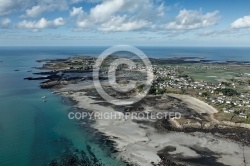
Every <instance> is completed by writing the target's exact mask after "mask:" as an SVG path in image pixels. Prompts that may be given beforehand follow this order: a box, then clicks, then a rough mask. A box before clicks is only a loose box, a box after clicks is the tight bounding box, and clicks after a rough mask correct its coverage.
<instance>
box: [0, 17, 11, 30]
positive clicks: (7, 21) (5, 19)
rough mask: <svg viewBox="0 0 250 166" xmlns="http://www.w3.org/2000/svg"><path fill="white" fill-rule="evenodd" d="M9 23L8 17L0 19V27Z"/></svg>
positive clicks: (7, 25)
mask: <svg viewBox="0 0 250 166" xmlns="http://www.w3.org/2000/svg"><path fill="white" fill-rule="evenodd" d="M10 23H11V20H10V19H9V18H4V19H2V20H1V24H0V27H1V28H8V27H9V25H10Z"/></svg>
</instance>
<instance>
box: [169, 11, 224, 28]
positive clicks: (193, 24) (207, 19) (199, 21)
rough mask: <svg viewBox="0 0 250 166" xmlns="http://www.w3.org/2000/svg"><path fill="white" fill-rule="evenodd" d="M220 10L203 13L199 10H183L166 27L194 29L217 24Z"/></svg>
mask: <svg viewBox="0 0 250 166" xmlns="http://www.w3.org/2000/svg"><path fill="white" fill-rule="evenodd" d="M218 13H219V12H218V11H214V12H212V13H206V14H204V15H203V14H202V12H201V11H197V10H185V9H184V10H181V11H180V12H179V14H178V16H177V17H176V18H175V20H174V21H172V22H170V23H167V24H166V25H165V27H164V28H165V29H170V30H192V29H199V28H205V27H210V26H213V25H215V24H216V23H217V22H218V18H219V17H218Z"/></svg>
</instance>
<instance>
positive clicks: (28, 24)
mask: <svg viewBox="0 0 250 166" xmlns="http://www.w3.org/2000/svg"><path fill="white" fill-rule="evenodd" d="M64 24H65V21H64V19H63V18H62V17H59V18H56V19H54V20H51V21H50V20H46V19H45V18H41V19H40V20H38V21H27V20H23V21H21V22H19V23H18V24H17V25H16V27H17V28H20V29H33V30H36V29H44V28H56V27H59V26H62V25H64Z"/></svg>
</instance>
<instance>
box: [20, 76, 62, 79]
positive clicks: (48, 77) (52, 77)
mask: <svg viewBox="0 0 250 166" xmlns="http://www.w3.org/2000/svg"><path fill="white" fill-rule="evenodd" d="M60 78H61V76H58V75H50V76H47V77H27V78H24V79H25V80H46V79H49V80H58V79H60Z"/></svg>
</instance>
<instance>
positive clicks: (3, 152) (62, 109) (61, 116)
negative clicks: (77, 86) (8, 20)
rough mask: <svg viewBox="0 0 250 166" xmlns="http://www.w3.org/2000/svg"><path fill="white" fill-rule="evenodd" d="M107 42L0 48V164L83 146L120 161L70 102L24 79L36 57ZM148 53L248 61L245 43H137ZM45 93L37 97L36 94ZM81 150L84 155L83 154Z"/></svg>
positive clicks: (116, 165) (30, 164)
mask: <svg viewBox="0 0 250 166" xmlns="http://www.w3.org/2000/svg"><path fill="white" fill-rule="evenodd" d="M106 48H108V47H0V166H45V165H48V164H49V163H51V161H53V160H60V159H61V158H64V157H65V154H67V153H71V151H72V149H74V150H75V151H84V152H85V153H86V156H88V157H89V158H91V157H92V158H93V154H94V155H95V157H96V158H97V160H98V161H100V162H101V163H102V164H103V165H107V166H123V165H126V163H125V162H123V161H120V160H118V159H117V158H116V156H115V155H114V154H113V153H111V151H112V147H111V146H112V144H108V143H105V142H106V140H105V138H103V136H102V135H98V134H94V133H96V132H94V131H95V130H93V129H91V127H90V126H88V124H87V125H85V126H81V125H79V122H77V121H74V120H70V119H69V118H68V113H69V111H71V110H72V109H73V103H72V102H71V101H68V100H67V99H65V98H63V97H62V96H60V95H58V94H52V93H51V90H44V89H40V87H39V82H40V81H27V80H24V78H25V77H32V76H33V73H35V72H39V70H38V69H36V68H35V67H40V66H41V65H42V63H38V62H37V60H40V59H57V58H67V57H71V56H79V55H88V56H98V55H99V54H100V53H102V51H104V50H105V49H106ZM139 48H140V49H141V50H142V51H144V52H145V54H146V55H147V56H149V57H155V58H171V57H206V59H207V60H214V61H248V62H250V48H226V47H225V48H219V47H216V48H210V47H204V48H201V47H199V48H195V47H139ZM43 96H46V101H47V102H43V100H42V97H43ZM85 153H84V154H85Z"/></svg>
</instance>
